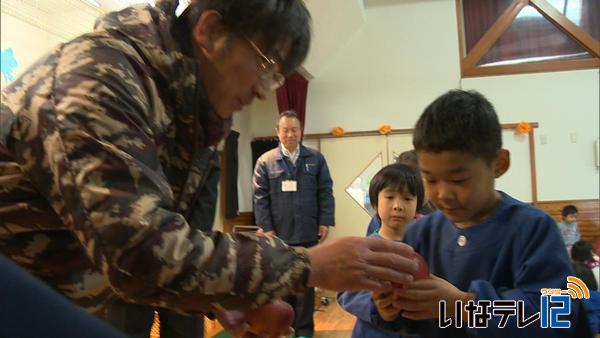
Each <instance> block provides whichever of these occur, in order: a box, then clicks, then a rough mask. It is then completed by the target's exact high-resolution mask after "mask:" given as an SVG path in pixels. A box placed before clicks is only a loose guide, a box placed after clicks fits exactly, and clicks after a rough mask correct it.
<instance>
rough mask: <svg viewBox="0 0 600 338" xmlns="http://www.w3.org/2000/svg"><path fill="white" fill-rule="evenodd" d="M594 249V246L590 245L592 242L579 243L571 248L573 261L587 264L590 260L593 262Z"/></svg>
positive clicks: (582, 241)
mask: <svg viewBox="0 0 600 338" xmlns="http://www.w3.org/2000/svg"><path fill="white" fill-rule="evenodd" d="M593 249H594V248H593V247H592V244H590V242H588V241H584V240H581V241H577V242H576V243H575V244H573V246H572V247H571V259H573V260H574V261H576V262H587V261H589V260H592V259H593V256H592V250H593Z"/></svg>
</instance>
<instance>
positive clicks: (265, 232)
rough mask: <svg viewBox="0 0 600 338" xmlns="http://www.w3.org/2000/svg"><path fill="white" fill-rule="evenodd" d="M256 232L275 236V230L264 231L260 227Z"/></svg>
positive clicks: (261, 234) (260, 234)
mask: <svg viewBox="0 0 600 338" xmlns="http://www.w3.org/2000/svg"><path fill="white" fill-rule="evenodd" d="M256 234H257V235H259V236H267V237H273V236H275V230H270V231H264V230H263V228H258V230H256Z"/></svg>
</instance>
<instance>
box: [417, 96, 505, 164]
mask: <svg viewBox="0 0 600 338" xmlns="http://www.w3.org/2000/svg"><path fill="white" fill-rule="evenodd" d="M413 146H414V148H415V150H416V151H417V152H419V151H427V152H441V151H446V150H459V151H463V152H466V153H468V154H471V155H473V156H475V157H482V158H484V159H485V160H487V161H491V160H493V159H494V158H495V157H496V155H497V154H498V152H499V151H500V149H501V148H502V128H501V126H500V122H499V121H498V115H497V114H496V111H495V110H494V107H493V106H492V104H491V103H490V102H489V101H488V100H487V99H486V98H485V97H484V96H483V95H481V94H480V93H478V92H476V91H464V90H458V89H457V90H451V91H449V92H447V93H446V94H444V95H442V96H440V97H438V98H437V99H435V101H433V102H432V103H431V104H430V105H429V106H427V108H425V111H424V112H423V114H422V115H421V117H419V120H418V121H417V124H416V126H415V131H414V135H413Z"/></svg>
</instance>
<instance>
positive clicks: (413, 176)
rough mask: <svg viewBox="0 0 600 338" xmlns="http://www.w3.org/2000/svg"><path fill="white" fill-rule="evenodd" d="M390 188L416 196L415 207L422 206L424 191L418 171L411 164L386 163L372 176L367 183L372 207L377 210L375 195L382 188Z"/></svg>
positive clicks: (377, 194) (418, 208)
mask: <svg viewBox="0 0 600 338" xmlns="http://www.w3.org/2000/svg"><path fill="white" fill-rule="evenodd" d="M386 188H391V189H394V190H397V191H404V189H407V190H408V192H410V193H411V194H413V195H415V196H416V197H417V209H416V210H420V209H421V207H422V206H423V199H424V195H425V191H424V188H423V181H422V179H421V175H420V174H419V171H418V170H417V169H416V168H414V167H413V166H410V165H406V164H401V163H393V164H390V165H387V166H385V167H383V168H381V170H379V171H378V172H377V174H375V176H373V178H372V179H371V183H370V184H369V199H370V201H371V205H372V206H373V209H375V210H377V197H378V196H379V192H381V191H382V190H383V189H386Z"/></svg>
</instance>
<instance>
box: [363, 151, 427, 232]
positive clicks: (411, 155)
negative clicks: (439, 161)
mask: <svg viewBox="0 0 600 338" xmlns="http://www.w3.org/2000/svg"><path fill="white" fill-rule="evenodd" d="M396 163H400V164H405V165H408V166H410V167H413V168H414V169H415V170H416V171H417V173H418V172H419V162H417V154H416V153H415V151H414V150H407V151H403V152H402V153H401V154H400V155H398V157H397V158H396ZM435 209H436V207H435V206H434V205H433V204H431V202H430V201H427V200H425V199H424V200H423V203H422V205H421V206H420V207H419V208H418V209H417V214H416V216H415V219H419V218H421V217H423V216H425V215H427V214H430V213H432V212H433V211H435ZM379 228H381V222H380V221H379V217H377V215H375V216H373V217H372V218H371V221H370V222H369V225H368V226H367V237H368V236H371V235H372V234H374V233H376V232H377V231H379Z"/></svg>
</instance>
